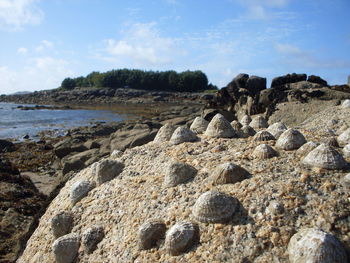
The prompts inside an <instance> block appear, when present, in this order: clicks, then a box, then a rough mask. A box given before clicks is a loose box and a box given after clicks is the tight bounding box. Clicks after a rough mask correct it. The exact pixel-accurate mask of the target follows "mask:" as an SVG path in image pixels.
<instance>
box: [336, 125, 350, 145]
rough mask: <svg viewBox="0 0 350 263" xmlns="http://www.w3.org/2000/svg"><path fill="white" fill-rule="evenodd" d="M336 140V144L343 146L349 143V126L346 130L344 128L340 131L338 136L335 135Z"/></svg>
mask: <svg viewBox="0 0 350 263" xmlns="http://www.w3.org/2000/svg"><path fill="white" fill-rule="evenodd" d="M337 141H338V144H339V145H340V146H344V145H346V144H349V143H350V128H348V129H347V130H345V131H344V132H343V133H341V134H340V135H339V136H338V137H337Z"/></svg>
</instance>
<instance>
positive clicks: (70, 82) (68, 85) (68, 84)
mask: <svg viewBox="0 0 350 263" xmlns="http://www.w3.org/2000/svg"><path fill="white" fill-rule="evenodd" d="M75 86H76V85H75V80H74V79H72V78H65V79H64V80H63V81H62V84H61V88H63V89H67V90H71V89H74V88H75Z"/></svg>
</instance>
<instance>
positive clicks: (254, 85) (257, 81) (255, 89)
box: [246, 76, 266, 95]
mask: <svg viewBox="0 0 350 263" xmlns="http://www.w3.org/2000/svg"><path fill="white" fill-rule="evenodd" d="M246 89H247V90H248V91H249V92H250V93H251V94H253V95H255V94H259V92H260V91H262V90H264V89H266V78H262V77H258V76H250V77H249V79H248V80H247V85H246Z"/></svg>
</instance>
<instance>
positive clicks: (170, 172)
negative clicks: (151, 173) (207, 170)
mask: <svg viewBox="0 0 350 263" xmlns="http://www.w3.org/2000/svg"><path fill="white" fill-rule="evenodd" d="M196 173H197V170H196V169H195V168H194V167H193V166H191V165H189V164H186V163H182V162H177V161H173V162H171V163H170V164H169V165H168V166H167V167H166V170H165V178H164V185H165V186H167V187H173V186H176V185H178V184H182V183H185V182H187V181H189V180H190V179H192V178H193V177H194V176H195V175H196Z"/></svg>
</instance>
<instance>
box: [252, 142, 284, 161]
mask: <svg viewBox="0 0 350 263" xmlns="http://www.w3.org/2000/svg"><path fill="white" fill-rule="evenodd" d="M277 155H278V153H277V152H276V151H275V150H274V149H273V148H272V147H271V146H270V145H268V144H260V145H258V146H257V147H256V148H255V149H254V151H253V156H254V157H255V158H258V159H262V160H263V159H269V158H272V157H274V156H277Z"/></svg>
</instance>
